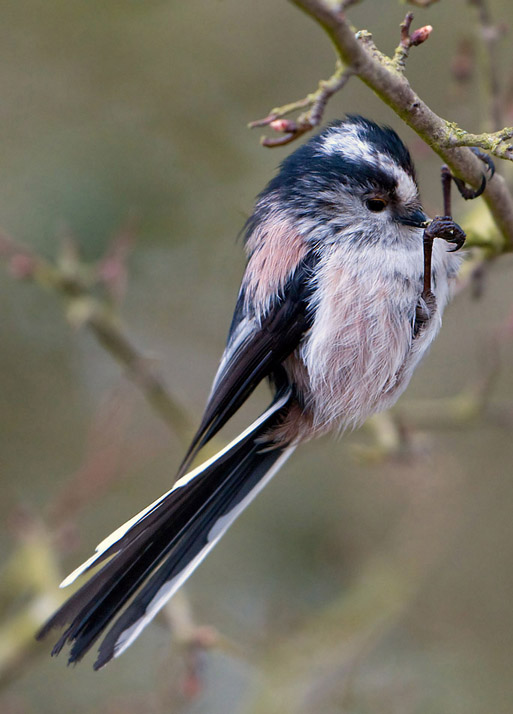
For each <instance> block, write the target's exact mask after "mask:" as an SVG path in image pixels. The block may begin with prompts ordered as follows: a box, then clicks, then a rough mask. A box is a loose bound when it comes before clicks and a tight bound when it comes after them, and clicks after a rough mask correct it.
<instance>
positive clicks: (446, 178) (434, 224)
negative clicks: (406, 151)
mask: <svg viewBox="0 0 513 714" xmlns="http://www.w3.org/2000/svg"><path fill="white" fill-rule="evenodd" d="M471 151H472V152H473V153H474V154H475V155H476V156H477V157H478V158H479V159H481V161H482V162H483V163H484V164H485V165H486V168H487V170H488V172H489V173H490V178H492V176H493V175H494V173H495V165H494V163H493V161H492V159H491V158H490V157H489V156H488V155H487V154H484V153H483V152H482V151H480V150H479V149H477V148H472V149H471ZM441 174H442V194H443V203H444V215H443V216H435V218H434V219H433V220H432V221H430V223H428V225H427V226H426V227H425V229H424V290H423V292H422V299H423V301H424V302H425V303H426V304H428V305H429V304H430V302H432V299H433V293H432V292H431V255H432V249H433V241H434V239H435V238H442V239H443V240H446V241H447V242H448V243H452V244H453V247H452V248H450V249H449V252H451V253H453V252H455V251H457V250H459V249H460V248H461V247H462V246H463V244H464V243H465V238H466V235H465V231H464V230H463V228H461V226H459V225H458V224H457V223H456V222H455V221H454V220H453V218H452V215H451V213H452V211H451V181H454V183H455V184H456V188H457V189H458V191H459V193H460V195H461V196H462V197H463V198H464V199H465V200H466V201H468V200H470V199H473V198H478V197H479V196H481V194H482V193H483V191H484V190H485V188H486V184H487V181H488V179H487V177H486V174H483V178H482V181H481V184H480V186H479V188H477V189H473V188H471V187H470V186H467V185H466V183H465V182H464V181H462V179H460V178H458V177H457V176H454V174H452V173H451V170H450V169H449V167H448V166H446V165H445V164H444V165H443V166H442V170H441ZM417 312H419V309H417ZM421 312H422V310H421Z"/></svg>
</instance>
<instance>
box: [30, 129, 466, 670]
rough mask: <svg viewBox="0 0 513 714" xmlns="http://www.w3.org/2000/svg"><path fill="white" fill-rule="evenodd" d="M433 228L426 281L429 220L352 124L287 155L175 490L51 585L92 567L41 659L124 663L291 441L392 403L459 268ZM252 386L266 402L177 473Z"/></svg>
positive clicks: (262, 198) (259, 214)
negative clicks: (65, 656)
mask: <svg viewBox="0 0 513 714" xmlns="http://www.w3.org/2000/svg"><path fill="white" fill-rule="evenodd" d="M435 220H437V219H435ZM444 220H445V223H444V224H443V226H442V227H441V228H440V229H439V232H438V233H437V231H436V230H435V229H434V230H432V231H431V242H432V243H433V240H432V239H433V238H435V237H438V238H442V239H445V240H438V241H436V242H434V243H433V244H432V246H431V247H432V252H430V253H429V266H428V267H429V280H428V283H431V276H432V285H431V284H428V285H427V286H426V284H425V281H424V275H425V268H426V264H425V258H426V255H427V253H426V254H425V253H424V240H423V238H424V232H425V231H424V229H425V228H426V225H428V223H429V222H428V221H427V219H426V216H425V214H424V212H423V210H422V206H421V203H420V199H419V193H418V187H417V182H416V177H415V170H414V166H413V163H412V160H411V157H410V154H409V152H408V150H407V148H406V147H405V145H404V144H403V143H402V141H401V140H400V138H399V137H398V136H397V134H396V133H395V132H394V131H393V130H392V129H390V128H388V127H381V126H378V125H377V124H375V123H374V122H372V121H369V120H368V119H364V118H363V117H359V116H349V117H347V118H346V119H345V120H343V121H337V122H334V123H333V124H331V125H330V126H328V127H327V128H326V129H325V130H324V131H322V132H321V133H320V134H318V135H317V136H315V137H314V138H313V139H311V140H310V141H309V142H307V143H306V144H304V145H303V146H301V147H300V148H299V149H298V150H297V151H295V152H294V153H293V154H291V155H290V156H289V157H288V158H286V159H285V161H283V163H282V164H281V166H280V169H279V171H278V173H277V175H276V176H275V178H273V179H272V180H271V181H270V183H269V184H268V186H267V187H266V188H265V189H264V191H262V193H261V194H260V195H259V196H258V198H257V201H256V204H255V208H254V212H253V214H252V216H251V218H250V219H249V220H248V222H247V225H246V231H245V247H246V252H247V258H248V259H247V265H246V270H245V273H244V276H243V279H242V284H241V288H240V292H239V296H238V300H237V304H236V307H235V313H234V316H233V320H232V324H231V327H230V331H229V335H228V342H227V345H226V349H225V351H224V354H223V356H222V359H221V364H220V366H219V369H218V372H217V375H216V377H215V379H214V383H213V386H212V391H211V394H210V397H209V399H208V402H207V406H206V408H205V413H204V416H203V419H202V421H201V424H200V427H199V429H198V432H197V434H196V436H195V437H194V438H193V440H192V443H191V446H190V448H189V450H188V451H187V453H186V455H185V458H184V460H183V462H182V466H181V467H180V469H179V473H178V477H179V478H178V481H176V483H175V484H174V486H173V488H172V489H171V490H170V491H168V492H167V493H166V494H164V495H163V496H162V497H161V498H160V499H158V500H157V501H155V502H154V503H152V504H151V505H150V506H148V507H147V508H145V509H144V510H143V511H142V512H141V513H139V514H138V515H137V516H135V517H134V518H132V519H131V520H129V521H128V522H127V523H126V524H125V525H123V526H121V527H120V528H118V529H117V530H116V531H114V532H113V533H112V534H111V535H110V536H109V537H108V538H106V539H105V540H104V541H102V542H101V543H100V544H99V545H98V547H97V549H96V552H95V554H94V555H93V556H92V557H91V558H90V559H89V560H87V561H86V562H85V563H84V564H83V565H81V566H80V567H79V568H77V570H75V571H74V573H72V574H71V575H70V576H69V577H68V578H66V579H65V581H64V582H63V583H62V585H63V586H65V585H69V584H70V583H72V582H73V581H74V580H75V579H76V578H77V577H78V576H80V575H81V574H83V573H84V572H87V571H89V570H90V569H91V568H95V572H94V573H93V574H92V575H91V576H90V578H89V580H87V581H86V582H85V584H84V585H82V587H80V588H79V589H78V590H77V591H76V592H75V593H74V594H73V595H72V596H71V597H70V598H69V599H68V600H67V601H66V602H65V603H64V604H63V605H62V606H61V607H60V608H59V610H58V611H57V612H56V613H55V614H54V615H53V616H52V617H51V618H50V620H49V621H48V622H47V623H46V624H45V625H44V626H43V627H42V629H41V630H40V632H39V633H38V638H42V637H44V636H45V635H47V634H48V632H49V631H50V630H51V629H53V628H55V627H59V628H65V629H64V631H63V633H62V635H61V637H60V639H59V640H58V642H57V644H56V645H55V647H54V649H53V652H52V654H58V653H59V652H60V651H61V650H62V648H63V647H64V646H65V645H67V644H68V645H70V646H71V649H70V656H69V662H77V661H78V660H80V659H81V658H82V657H83V655H84V654H85V653H86V652H87V651H88V650H89V649H90V648H91V647H92V646H93V645H94V644H95V642H96V641H97V640H98V639H99V638H100V637H102V638H103V639H102V640H101V643H100V645H99V653H98V657H97V659H96V662H95V665H94V666H95V668H96V669H98V668H100V667H102V666H103V665H105V664H106V663H107V662H109V660H111V659H112V658H113V657H116V656H118V655H119V654H121V653H122V652H123V651H124V650H125V649H126V648H127V647H128V646H129V645H130V644H131V643H132V642H133V641H134V640H135V639H136V637H137V636H138V635H139V633H140V632H141V631H142V630H143V628H144V627H145V626H146V625H147V624H148V623H149V622H150V621H151V620H152V619H153V617H155V615H156V614H157V612H158V611H159V610H160V609H161V608H162V607H163V606H164V605H165V603H166V602H167V601H168V600H169V598H170V597H171V596H172V595H173V593H175V592H176V590H177V589H178V588H179V587H180V586H181V585H182V584H183V583H184V582H185V580H186V579H187V578H188V577H189V575H190V574H191V573H192V572H193V571H194V569H195V568H196V567H197V566H198V565H199V563H200V562H201V561H202V560H203V558H205V556H206V555H207V554H208V553H209V551H210V550H211V549H212V548H213V547H214V545H215V544H216V543H217V542H218V541H219V539H220V538H221V536H222V535H223V534H224V533H225V531H226V530H227V529H228V528H229V526H230V525H231V524H232V523H233V521H234V520H235V519H236V518H237V516H238V515H239V514H240V513H241V512H242V510H243V509H244V508H245V507H246V506H247V505H248V504H249V503H250V501H251V500H252V499H253V498H254V497H255V496H256V495H257V493H259V491H260V490H261V489H262V488H263V487H264V486H265V485H266V484H267V483H268V481H269V480H270V479H271V478H272V476H273V475H274V473H276V471H277V470H278V469H279V468H280V466H281V465H282V464H283V463H284V461H285V460H286V459H287V458H288V456H289V455H290V454H291V452H292V451H293V450H294V448H295V447H296V446H297V445H298V444H299V443H300V442H303V441H306V440H308V439H310V438H312V437H315V436H318V435H320V434H323V433H325V432H327V431H329V430H332V429H337V430H340V429H345V428H351V427H354V426H357V425H359V424H361V423H362V422H363V421H365V419H366V418H367V417H369V416H370V415H371V414H373V413H375V412H378V411H381V410H383V409H386V408H388V407H390V406H391V405H392V404H393V403H394V402H395V401H396V400H397V398H398V397H399V396H400V394H401V393H402V392H403V391H404V389H405V388H406V386H407V385H408V382H409V380H410V378H411V375H412V373H413V371H414V369H415V367H416V366H417V364H418V363H419V361H420V360H421V358H422V356H423V355H424V354H425V353H426V351H427V350H428V348H429V346H430V344H431V343H432V341H433V339H434V338H435V336H436V334H437V332H438V330H439V328H440V324H441V316H442V313H443V310H444V308H445V306H446V304H447V302H448V300H449V297H450V291H451V284H452V282H453V281H454V278H455V276H456V273H457V270H458V266H459V263H460V259H459V257H457V256H455V255H454V253H453V252H449V251H448V244H447V241H449V242H453V243H456V245H457V247H459V245H460V244H461V242H462V237H461V236H462V235H463V237H464V234H463V232H462V231H461V229H459V231H460V233H458V231H457V230H456V229H458V227H457V226H456V224H454V222H452V219H450V217H446V219H444ZM432 225H433V226H438V224H435V222H433V223H432ZM441 225H442V224H440V226H441ZM456 234H457V235H458V241H459V242H457V241H456V237H455V235H456ZM262 380H268V381H269V384H270V386H271V390H272V392H273V397H272V401H271V404H270V406H269V408H268V409H267V410H266V411H265V412H264V413H263V414H262V415H261V416H260V417H259V418H258V419H256V421H254V422H253V423H252V424H251V425H250V426H249V427H248V428H247V429H246V430H245V431H244V432H243V433H242V434H240V436H238V437H237V438H236V439H235V440H234V441H232V442H231V443H230V444H229V445H228V446H227V447H226V448H224V449H223V450H222V451H220V452H219V453H218V454H216V455H215V456H214V457H212V458H211V459H209V460H208V461H206V462H205V463H203V464H202V465H200V466H199V467H198V468H195V469H194V470H192V471H190V472H187V469H188V468H189V466H190V464H191V463H192V461H193V459H194V458H195V457H196V456H197V454H198V452H199V451H200V450H201V449H202V447H203V446H205V444H206V443H207V442H208V441H209V440H210V439H212V437H213V436H215V435H216V434H217V433H218V431H219V430H220V429H221V428H222V427H223V426H224V425H225V424H226V422H227V421H228V420H229V419H230V418H231V417H232V416H233V414H234V413H235V412H236V411H237V410H238V409H239V407H240V406H241V405H242V404H243V403H244V402H245V401H246V400H247V399H248V397H250V395H251V394H252V392H253V390H254V389H255V388H256V386H257V385H258V384H259V383H260V382H261V381H262ZM100 565H101V567H100V568H99V569H98V568H97V566H100Z"/></svg>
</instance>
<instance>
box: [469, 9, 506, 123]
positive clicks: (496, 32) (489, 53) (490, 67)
mask: <svg viewBox="0 0 513 714" xmlns="http://www.w3.org/2000/svg"><path fill="white" fill-rule="evenodd" d="M468 2H469V5H473V6H474V7H475V8H477V16H478V19H479V29H480V36H481V40H482V41H483V44H484V46H485V49H486V56H485V62H484V69H485V72H486V75H487V76H486V83H487V89H488V93H489V95H490V102H489V104H490V120H491V125H492V129H493V130H494V131H497V130H499V129H500V128H501V126H502V125H503V119H502V102H501V92H500V83H499V71H498V65H499V58H498V56H497V42H498V40H499V38H500V36H501V31H500V28H499V27H498V26H497V25H494V24H493V22H492V18H491V14H490V9H489V7H488V3H487V2H486V0H468Z"/></svg>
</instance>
